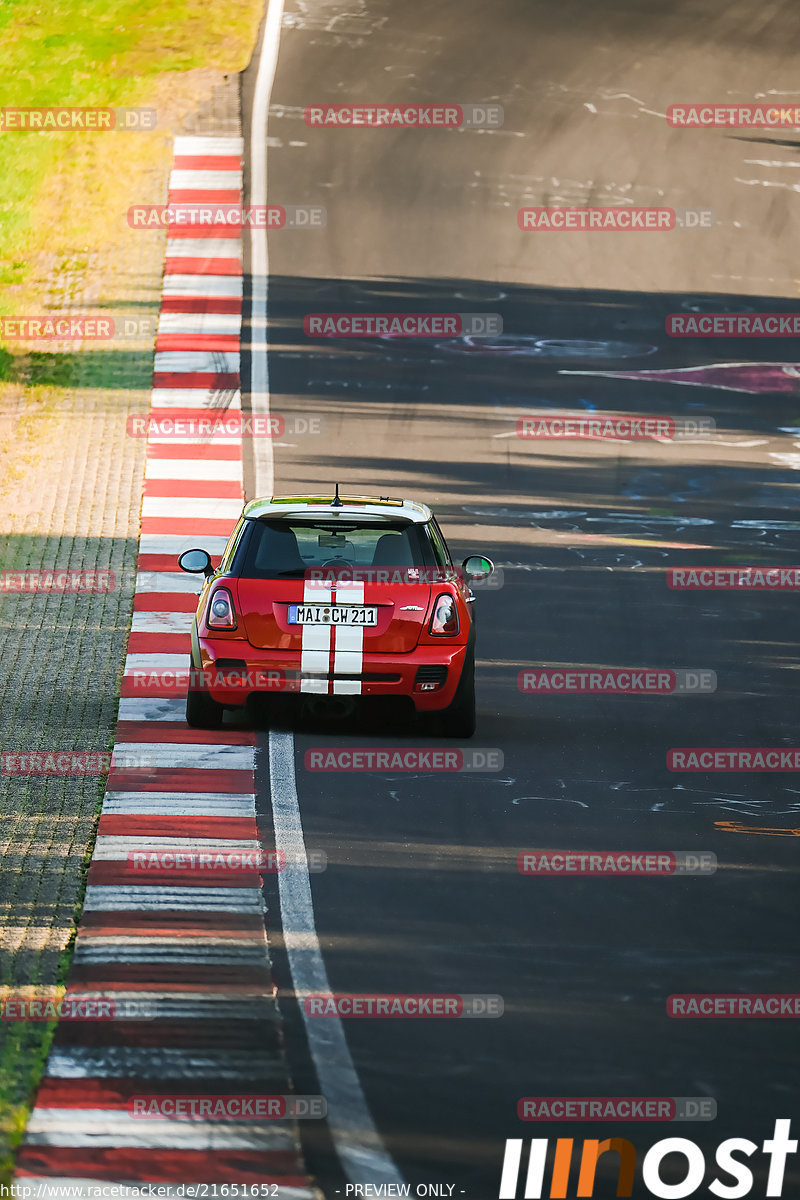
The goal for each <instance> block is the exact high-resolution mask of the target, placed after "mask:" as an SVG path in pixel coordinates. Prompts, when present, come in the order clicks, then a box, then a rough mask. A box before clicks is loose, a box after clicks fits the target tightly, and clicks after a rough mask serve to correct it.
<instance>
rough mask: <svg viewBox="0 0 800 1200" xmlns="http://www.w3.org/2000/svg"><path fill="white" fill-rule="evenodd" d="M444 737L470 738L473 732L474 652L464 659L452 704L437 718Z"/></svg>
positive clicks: (470, 652) (471, 651) (470, 651)
mask: <svg viewBox="0 0 800 1200" xmlns="http://www.w3.org/2000/svg"><path fill="white" fill-rule="evenodd" d="M439 728H440V729H441V732H442V734H443V735H444V737H457V738H471V737H472V735H473V733H474V732H475V652H474V651H473V650H469V651H468V652H467V657H466V658H465V659H464V666H463V668H462V671H461V678H460V679H459V681H458V687H457V688H456V694H455V696H454V698H453V703H452V704H451V705H450V706H449V707H448V708H446V709H445V710H444V712H443V713H442V714H441V715H440V717H439Z"/></svg>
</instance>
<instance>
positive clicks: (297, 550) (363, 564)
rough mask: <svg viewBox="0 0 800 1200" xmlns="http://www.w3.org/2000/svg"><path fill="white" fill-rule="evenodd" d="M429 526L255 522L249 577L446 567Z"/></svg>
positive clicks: (246, 575) (245, 565) (247, 568)
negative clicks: (325, 571) (323, 569)
mask: <svg viewBox="0 0 800 1200" xmlns="http://www.w3.org/2000/svg"><path fill="white" fill-rule="evenodd" d="M440 557H441V555H440V553H437V550H436V548H435V546H434V543H433V541H432V539H431V536H430V532H429V530H428V526H427V525H423V524H415V523H413V522H410V521H386V520H384V521H381V520H376V521H370V522H367V521H358V522H355V521H351V520H348V519H347V518H342V519H338V518H337V519H336V520H333V521H308V520H296V521H287V520H275V521H265V520H262V521H256V522H255V523H254V528H253V531H252V533H251V535H250V537H249V539H248V542H247V550H246V553H245V556H244V562H243V564H242V570H241V572H240V574H241V576H242V577H243V578H245V579H291V578H302V576H303V575H304V574H305V572H306V571H309V570H315V569H321V568H323V567H324V568H327V569H336V568H339V569H343V568H346V569H350V568H367V567H397V568H409V567H437V566H443V565H445V564H444V563H443V562H441V561H440Z"/></svg>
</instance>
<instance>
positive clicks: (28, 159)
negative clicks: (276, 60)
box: [0, 0, 261, 314]
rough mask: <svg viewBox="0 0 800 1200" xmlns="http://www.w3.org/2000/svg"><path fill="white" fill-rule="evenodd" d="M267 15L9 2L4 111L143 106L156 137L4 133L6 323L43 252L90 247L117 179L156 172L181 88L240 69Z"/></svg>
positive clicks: (1, 220) (0, 43)
mask: <svg viewBox="0 0 800 1200" xmlns="http://www.w3.org/2000/svg"><path fill="white" fill-rule="evenodd" d="M260 13H261V4H260V2H259V0H225V3H224V4H208V3H207V0H161V3H160V4H152V3H150V2H148V0H111V2H110V3H109V2H108V0H3V4H2V7H0V107H15V108H37V107H45V106H59V107H63V106H72V105H74V106H79V107H94V106H98V107H109V106H111V107H114V106H120V105H122V106H135V105H141V106H145V107H155V108H156V110H157V112H158V125H157V127H156V131H155V134H152V133H123V132H92V131H85V132H74V133H73V132H62V131H47V132H25V131H16V132H13V131H6V132H2V133H0V178H2V179H3V195H2V198H0V284H1V285H3V287H4V289H7V288H8V287H9V286H10V287H11V289H12V292H11V294H10V295H9V293H8V292H6V294H5V296H3V297H2V298H0V312H2V313H5V314H11V313H14V312H15V311H17V310H16V306H15V296H14V291H15V290H16V289H18V288H19V287H20V286H21V285H23V284H24V283H25V282H26V280H27V279H28V278H29V275H30V271H31V266H32V263H33V261H34V260H35V258H36V256H37V255H38V254H40V253H41V252H42V251H44V250H49V251H53V250H54V251H55V252H56V253H58V252H59V251H60V250H64V251H66V249H67V248H70V249H72V250H73V251H74V250H76V249H83V248H87V247H88V246H89V245H91V243H92V241H93V239H94V236H95V233H96V218H97V203H98V201H99V203H100V205H101V206H102V205H103V204H104V203H105V199H106V191H107V188H108V186H109V183H111V182H112V180H113V177H114V176H115V175H117V174H118V173H119V172H120V171H122V174H123V176H126V175H127V176H129V177H130V167H131V166H133V167H134V168H135V165H136V162H137V161H139V162H141V163H147V162H148V161H150V162H152V155H153V148H154V144H156V145H158V146H160V147H161V148H162V149H164V148H166V145H167V140H166V139H167V136H168V135H169V134H170V132H172V130H171V129H170V120H171V114H170V112H169V111H168V110H169V107H170V99H171V95H172V93H173V92H174V88H175V84H176V83H178V82H179V81H180V77H181V76H182V75H184V74H185V73H186V72H187V71H190V70H193V69H196V68H207V69H208V68H210V69H215V70H219V71H225V72H235V71H239V70H241V69H242V68H243V67H244V66H245V65H246V64H247V62H248V60H249V57H250V54H251V51H252V47H253V44H254V41H255V36H256V31H257V24H258V19H259V16H260ZM184 95H185V89H184ZM134 177H135V176H134ZM110 194H111V195H113V189H112V192H111V193H110ZM139 195H140V196H141V195H142V193H140V194H139ZM136 199H139V196H137V197H136ZM129 202H130V198H129ZM109 215H110V214H109V213H108V212H106V213H105V216H109ZM115 215H117V216H119V217H120V218H123V217H124V210H123V211H122V212H120V213H119V214H115ZM119 228H120V229H121V228H122V223H121V221H120V223H119Z"/></svg>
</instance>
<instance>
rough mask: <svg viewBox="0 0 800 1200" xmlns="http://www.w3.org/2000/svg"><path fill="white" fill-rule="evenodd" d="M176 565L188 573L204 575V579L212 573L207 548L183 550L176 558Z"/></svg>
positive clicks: (212, 569)
mask: <svg viewBox="0 0 800 1200" xmlns="http://www.w3.org/2000/svg"><path fill="white" fill-rule="evenodd" d="M178 566H179V567H180V569H181V570H182V571H188V572H189V574H190V575H205V577H206V579H207V578H208V576H209V575H213V574H214V568H213V567H212V566H211V555H210V554H209V553H208V551H207V550H184V552H183V554H181V556H180V557H179V559H178Z"/></svg>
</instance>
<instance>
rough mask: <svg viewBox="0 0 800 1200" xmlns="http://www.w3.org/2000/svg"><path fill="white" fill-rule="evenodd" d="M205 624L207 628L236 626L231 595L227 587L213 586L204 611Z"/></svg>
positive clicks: (232, 627)
mask: <svg viewBox="0 0 800 1200" xmlns="http://www.w3.org/2000/svg"><path fill="white" fill-rule="evenodd" d="M206 625H207V626H208V628H209V629H235V628H236V612H235V610H234V607H233V597H232V596H231V594H230V592H229V591H228V589H227V588H224V587H220V588H215V590H214V594H213V595H212V597H211V600H210V601H209V605H208V609H207V611H206Z"/></svg>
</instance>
